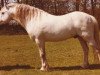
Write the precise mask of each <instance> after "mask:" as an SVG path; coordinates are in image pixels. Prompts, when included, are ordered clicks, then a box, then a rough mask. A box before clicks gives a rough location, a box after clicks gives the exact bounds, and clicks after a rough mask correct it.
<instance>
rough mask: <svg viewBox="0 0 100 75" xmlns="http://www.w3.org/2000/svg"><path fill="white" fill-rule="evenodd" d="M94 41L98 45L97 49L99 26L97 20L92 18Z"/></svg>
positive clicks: (99, 44) (99, 40)
mask: <svg viewBox="0 0 100 75" xmlns="http://www.w3.org/2000/svg"><path fill="white" fill-rule="evenodd" d="M93 21H94V39H95V41H96V42H97V44H98V47H100V39H99V29H100V28H99V24H98V22H97V20H96V19H95V18H94V20H93Z"/></svg>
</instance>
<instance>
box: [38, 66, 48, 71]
mask: <svg viewBox="0 0 100 75" xmlns="http://www.w3.org/2000/svg"><path fill="white" fill-rule="evenodd" d="M40 70H41V71H49V70H50V69H49V67H41V69H40Z"/></svg>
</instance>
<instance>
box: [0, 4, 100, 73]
mask: <svg viewBox="0 0 100 75" xmlns="http://www.w3.org/2000/svg"><path fill="white" fill-rule="evenodd" d="M10 20H16V21H17V22H19V23H20V24H21V25H22V27H24V28H25V30H26V31H27V33H28V35H29V36H30V38H31V39H33V40H35V42H36V44H37V46H38V48H39V52H40V58H41V63H42V67H41V70H43V71H44V70H48V69H49V66H48V63H47V60H46V55H45V42H47V41H52V42H57V41H62V40H66V39H69V38H73V37H76V38H78V39H79V41H80V43H81V46H82V48H83V52H84V62H83V68H87V67H88V65H89V63H88V50H89V48H88V45H87V44H89V45H90V46H92V47H93V48H94V49H95V52H96V53H97V56H98V58H99V60H100V43H99V26H98V23H97V20H96V19H95V18H94V17H93V16H91V15H89V14H86V13H83V12H78V11H76V12H72V13H69V14H65V15H62V16H55V15H51V14H49V13H47V12H45V11H43V10H40V9H38V8H35V7H32V6H29V5H25V4H17V3H11V4H8V5H7V6H5V7H3V8H2V9H1V11H0V23H1V24H2V23H8V22H9V21H10Z"/></svg>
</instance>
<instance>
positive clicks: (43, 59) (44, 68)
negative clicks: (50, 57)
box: [35, 38, 49, 71]
mask: <svg viewBox="0 0 100 75" xmlns="http://www.w3.org/2000/svg"><path fill="white" fill-rule="evenodd" d="M35 41H36V44H37V45H38V48H39V53H40V58H41V64H42V67H41V69H40V70H42V71H48V70H49V66H48V63H47V59H46V53H45V42H44V41H43V40H41V39H37V38H36V39H35Z"/></svg>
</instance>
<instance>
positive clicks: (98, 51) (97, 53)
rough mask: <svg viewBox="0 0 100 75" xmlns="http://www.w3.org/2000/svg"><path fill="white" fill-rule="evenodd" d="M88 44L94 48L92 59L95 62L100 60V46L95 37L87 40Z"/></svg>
mask: <svg viewBox="0 0 100 75" xmlns="http://www.w3.org/2000/svg"><path fill="white" fill-rule="evenodd" d="M88 43H89V45H90V46H92V48H93V49H94V60H95V62H96V63H99V62H100V47H99V44H98V43H97V41H96V40H95V39H91V40H89V41H88Z"/></svg>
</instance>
